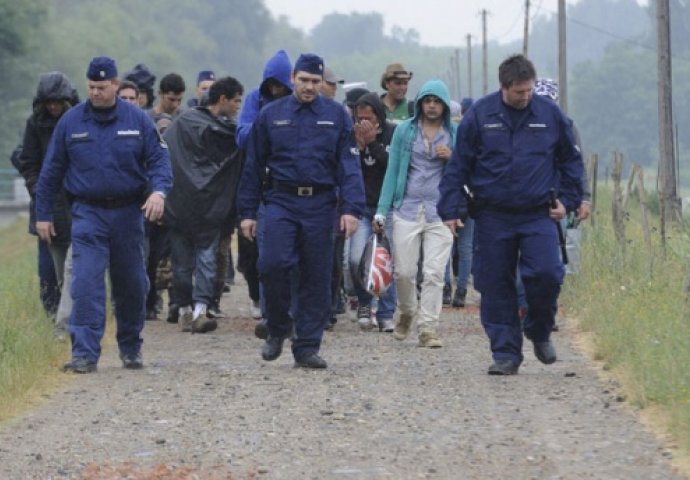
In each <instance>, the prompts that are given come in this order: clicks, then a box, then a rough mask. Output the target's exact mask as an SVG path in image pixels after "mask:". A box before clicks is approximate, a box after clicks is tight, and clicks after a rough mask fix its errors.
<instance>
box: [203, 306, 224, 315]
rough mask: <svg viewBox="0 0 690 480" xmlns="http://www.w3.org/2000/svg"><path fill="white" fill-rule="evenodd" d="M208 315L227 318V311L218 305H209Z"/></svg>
mask: <svg viewBox="0 0 690 480" xmlns="http://www.w3.org/2000/svg"><path fill="white" fill-rule="evenodd" d="M206 316H207V317H208V318H225V312H223V311H222V310H221V309H220V307H219V306H218V305H209V307H208V309H207V310H206Z"/></svg>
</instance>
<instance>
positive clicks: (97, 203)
mask: <svg viewBox="0 0 690 480" xmlns="http://www.w3.org/2000/svg"><path fill="white" fill-rule="evenodd" d="M73 200H74V201H75V202H79V203H83V204H85V205H91V206H92V207H100V208H107V209H111V208H122V207H128V206H130V205H133V204H135V203H141V200H142V198H141V197H140V196H134V197H108V198H86V197H76V196H75V197H74V198H73Z"/></svg>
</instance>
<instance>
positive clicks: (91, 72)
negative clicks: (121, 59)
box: [86, 57, 117, 82]
mask: <svg viewBox="0 0 690 480" xmlns="http://www.w3.org/2000/svg"><path fill="white" fill-rule="evenodd" d="M116 77H117V66H116V65H115V60H113V59H112V58H110V57H94V58H93V60H91V63H89V68H88V70H86V78H88V79H89V80H93V81H94V82H98V81H100V80H110V79H111V78H116Z"/></svg>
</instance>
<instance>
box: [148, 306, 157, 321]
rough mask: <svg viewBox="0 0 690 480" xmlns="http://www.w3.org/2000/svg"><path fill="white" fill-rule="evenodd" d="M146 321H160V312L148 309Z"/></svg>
mask: <svg viewBox="0 0 690 480" xmlns="http://www.w3.org/2000/svg"><path fill="white" fill-rule="evenodd" d="M146 320H158V311H157V310H156V309H155V308H147V309H146Z"/></svg>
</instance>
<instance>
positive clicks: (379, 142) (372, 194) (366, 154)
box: [356, 93, 396, 209]
mask: <svg viewBox="0 0 690 480" xmlns="http://www.w3.org/2000/svg"><path fill="white" fill-rule="evenodd" d="M356 105H357V106H361V105H368V106H370V107H371V108H372V109H373V110H374V113H376V117H377V118H378V120H379V132H378V134H377V135H376V140H374V141H373V142H372V143H370V144H369V145H367V146H366V147H365V149H364V150H360V152H359V159H360V162H361V165H362V177H363V178H364V193H365V195H366V201H367V207H372V208H374V209H376V206H377V205H378V202H379V196H380V194H381V185H382V184H383V177H384V176H385V175H386V167H387V166H388V147H389V145H390V143H391V139H392V138H393V132H394V131H395V126H396V125H395V124H394V123H392V122H389V121H387V120H386V110H385V107H384V105H383V103H382V102H381V99H380V98H379V96H378V95H377V94H375V93H367V94H365V95H362V96H361V97H360V98H359V100H357V103H356Z"/></svg>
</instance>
